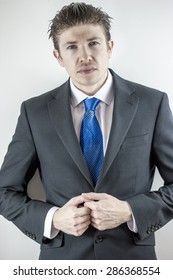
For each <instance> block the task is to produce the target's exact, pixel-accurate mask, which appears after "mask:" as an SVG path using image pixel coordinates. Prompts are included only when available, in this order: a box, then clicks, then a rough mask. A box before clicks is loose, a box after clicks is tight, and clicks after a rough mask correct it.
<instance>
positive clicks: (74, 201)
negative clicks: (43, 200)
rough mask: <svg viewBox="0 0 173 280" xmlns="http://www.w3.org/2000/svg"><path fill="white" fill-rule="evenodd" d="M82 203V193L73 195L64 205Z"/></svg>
mask: <svg viewBox="0 0 173 280" xmlns="http://www.w3.org/2000/svg"><path fill="white" fill-rule="evenodd" d="M82 203H84V198H83V196H82V195H79V196H75V197H73V198H71V199H70V200H69V201H68V202H67V203H66V205H71V206H78V205H79V204H82Z"/></svg>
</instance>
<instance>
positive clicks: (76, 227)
mask: <svg viewBox="0 0 173 280" xmlns="http://www.w3.org/2000/svg"><path fill="white" fill-rule="evenodd" d="M83 202H84V199H83V197H82V196H81V195H80V196H76V197H74V198H72V199H70V200H69V201H68V202H67V203H66V204H65V205H64V206H63V207H62V208H59V209H58V210H56V211H55V213H54V215H53V226H54V227H55V228H56V229H58V230H61V231H63V232H65V233H67V234H71V235H74V236H80V235H82V234H83V233H84V232H85V231H86V230H87V229H88V227H89V225H90V223H91V222H90V209H89V208H88V207H86V206H82V207H81V204H82V203H83Z"/></svg>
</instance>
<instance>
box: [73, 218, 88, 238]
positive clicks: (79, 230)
mask: <svg viewBox="0 0 173 280" xmlns="http://www.w3.org/2000/svg"><path fill="white" fill-rule="evenodd" d="M89 226H90V221H86V222H85V223H82V224H80V225H77V226H75V228H74V232H73V235H75V236H81V235H82V234H83V233H84V232H85V231H86V230H87V229H88V228H89Z"/></svg>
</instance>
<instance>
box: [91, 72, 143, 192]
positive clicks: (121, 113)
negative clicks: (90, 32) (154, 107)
mask: <svg viewBox="0 0 173 280" xmlns="http://www.w3.org/2000/svg"><path fill="white" fill-rule="evenodd" d="M112 75H113V79H114V87H113V88H114V93H115V97H114V111H113V119H112V127H111V132H110V137H109V142H108V146H107V151H106V154H105V159H104V163H103V168H102V171H101V174H100V176H99V179H98V182H97V185H99V184H100V183H101V181H102V179H103V177H104V176H105V175H106V173H107V171H108V170H109V168H110V166H111V164H112V162H113V160H114V159H115V157H116V155H117V153H118V151H119V149H120V147H121V144H122V142H123V140H124V138H125V136H126V134H127V132H128V130H129V128H130V126H131V123H132V121H133V119H134V116H135V114H136V111H137V107H138V103H139V98H138V96H135V94H134V92H135V89H134V88H130V87H129V86H127V84H126V83H125V82H124V80H122V79H121V78H120V77H118V76H117V75H116V74H115V73H114V72H112ZM132 93H133V94H132ZM96 188H97V186H96Z"/></svg>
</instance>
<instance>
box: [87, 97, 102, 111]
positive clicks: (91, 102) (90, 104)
mask: <svg viewBox="0 0 173 280" xmlns="http://www.w3.org/2000/svg"><path fill="white" fill-rule="evenodd" d="M99 102H100V100H99V99H97V98H95V97H93V98H87V99H85V100H84V105H85V110H86V111H95V109H96V107H97V105H98V104H99Z"/></svg>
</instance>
